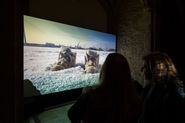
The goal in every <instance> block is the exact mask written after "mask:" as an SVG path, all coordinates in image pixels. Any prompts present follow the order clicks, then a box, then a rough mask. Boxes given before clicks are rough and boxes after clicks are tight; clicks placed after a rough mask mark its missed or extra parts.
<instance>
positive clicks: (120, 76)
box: [68, 53, 141, 123]
mask: <svg viewBox="0 0 185 123" xmlns="http://www.w3.org/2000/svg"><path fill="white" fill-rule="evenodd" d="M99 81H100V84H99V86H98V87H97V88H95V89H92V90H90V91H88V92H87V93H85V94H83V95H82V96H81V97H79V99H78V100H77V102H76V103H75V104H74V105H73V106H72V107H71V108H70V109H69V111H68V117H69V119H70V120H71V122H72V123H78V122H79V123H81V122H82V123H136V122H137V120H138V117H139V115H140V113H141V100H140V97H139V96H138V93H137V92H136V88H135V85H134V83H133V81H132V79H131V73H130V68H129V64H128V62H127V60H126V58H125V57H124V56H123V55H121V54H119V53H111V54H109V55H108V56H107V58H106V60H105V62H104V64H103V66H102V69H101V72H100V77H99Z"/></svg>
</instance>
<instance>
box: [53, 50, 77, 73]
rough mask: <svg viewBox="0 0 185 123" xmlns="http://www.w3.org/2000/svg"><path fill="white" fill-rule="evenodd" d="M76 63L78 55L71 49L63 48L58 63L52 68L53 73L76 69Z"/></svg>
mask: <svg viewBox="0 0 185 123" xmlns="http://www.w3.org/2000/svg"><path fill="white" fill-rule="evenodd" d="M75 63H76V53H74V52H72V51H71V49H70V48H69V47H61V48H60V52H59V56H58V61H57V62H56V63H54V64H53V65H52V67H51V71H57V70H62V69H67V68H70V67H74V66H75Z"/></svg>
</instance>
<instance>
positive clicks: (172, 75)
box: [139, 52, 185, 123]
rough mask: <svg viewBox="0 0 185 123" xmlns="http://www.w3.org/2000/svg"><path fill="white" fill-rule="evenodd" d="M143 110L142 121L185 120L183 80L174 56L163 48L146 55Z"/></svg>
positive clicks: (166, 122) (183, 122)
mask: <svg viewBox="0 0 185 123" xmlns="http://www.w3.org/2000/svg"><path fill="white" fill-rule="evenodd" d="M143 60H144V65H143V67H142V72H143V74H144V94H143V97H144V110H143V114H142V116H141V119H140V121H139V122H140V123H185V101H184V97H185V93H184V91H185V90H184V85H183V82H182V81H180V80H179V78H178V74H177V70H176V68H175V65H174V64H173V62H172V60H171V58H170V57H169V56H168V55H167V54H165V53H160V52H155V53H150V54H148V55H146V56H144V57H143Z"/></svg>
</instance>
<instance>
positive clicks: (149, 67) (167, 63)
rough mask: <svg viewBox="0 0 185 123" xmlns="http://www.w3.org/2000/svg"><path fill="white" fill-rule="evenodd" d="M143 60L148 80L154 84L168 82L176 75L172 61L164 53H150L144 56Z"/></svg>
mask: <svg viewBox="0 0 185 123" xmlns="http://www.w3.org/2000/svg"><path fill="white" fill-rule="evenodd" d="M143 60H144V67H145V69H146V71H147V76H148V79H149V80H153V81H154V82H164V81H169V80H171V79H172V78H175V77H177V75H178V73H177V69H176V68H175V65H174V63H173V61H172V59H171V58H170V57H169V56H168V55H167V54H165V53H160V52H154V53H150V54H148V55H146V56H144V57H143Z"/></svg>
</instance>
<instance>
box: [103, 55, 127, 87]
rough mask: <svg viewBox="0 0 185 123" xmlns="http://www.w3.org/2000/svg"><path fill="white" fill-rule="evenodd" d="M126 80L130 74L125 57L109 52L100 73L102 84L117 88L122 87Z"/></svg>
mask: <svg viewBox="0 0 185 123" xmlns="http://www.w3.org/2000/svg"><path fill="white" fill-rule="evenodd" d="M128 81H131V75H130V68H129V64H128V62H127V60H126V58H125V57H124V56H123V55H121V54H119V53H111V54H109V55H108V56H107V58H106V60H105V62H104V64H103V66H102V69H101V73H100V83H101V84H102V86H109V87H111V88H114V87H115V88H118V87H123V85H125V84H127V82H128Z"/></svg>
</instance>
